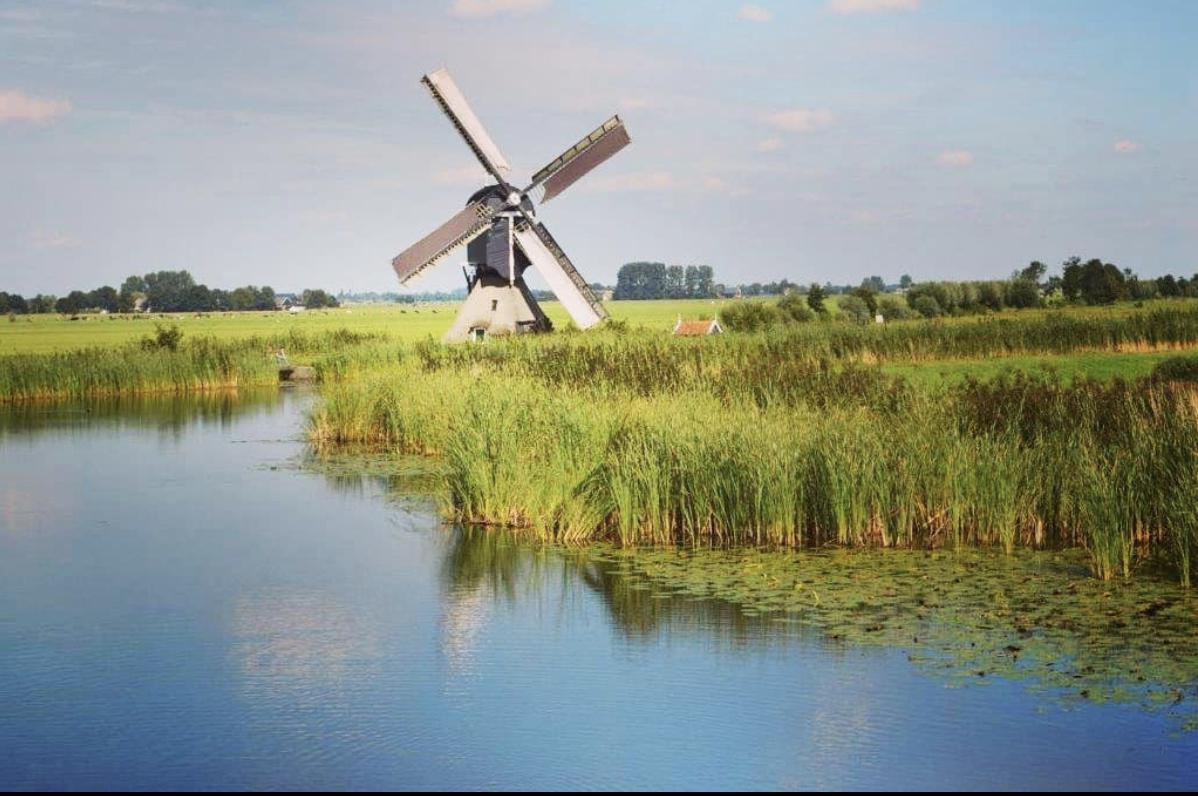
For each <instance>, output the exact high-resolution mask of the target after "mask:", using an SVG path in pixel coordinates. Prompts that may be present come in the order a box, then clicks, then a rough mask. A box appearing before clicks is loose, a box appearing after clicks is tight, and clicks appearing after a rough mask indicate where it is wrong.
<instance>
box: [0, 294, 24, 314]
mask: <svg viewBox="0 0 1198 796" xmlns="http://www.w3.org/2000/svg"><path fill="white" fill-rule="evenodd" d="M9 312H11V313H14V314H16V315H24V314H25V313H26V312H29V302H27V301H25V298H24V297H23V296H22V295H21V294H20V293H4V292H0V315H2V314H5V313H9Z"/></svg>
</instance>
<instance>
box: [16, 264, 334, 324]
mask: <svg viewBox="0 0 1198 796" xmlns="http://www.w3.org/2000/svg"><path fill="white" fill-rule="evenodd" d="M281 297H282V296H280V294H276V293H275V291H274V288H271V287H268V286H262V287H257V286H255V285H246V286H245V287H238V288H234V289H232V290H221V289H219V288H210V287H208V286H207V285H202V284H197V283H196V281H195V279H193V278H192V276H191V274H190V273H188V272H187V271H155V272H154V273H150V274H145V275H144V276H136V275H134V276H130V277H129V278H128V279H126V280H125V281H124V282H123V283H122V284H121V289H120V290H117V289H116V288H114V287H112V286H111V285H104V286H103V287H98V288H96V289H95V290H89V291H83V290H72V291H71V292H70V293H68V294H67V295H65V296H62V297H58V296H51V295H45V294H41V293H39V294H38V295H36V296H34V297H33V298H31V299H26V298H24V297H23V296H21V295H20V294H17V293H5V292H3V291H0V314H5V313H13V314H18V315H21V314H25V313H30V314H40V313H51V312H60V313H63V314H66V315H75V314H77V313H80V312H224V311H238V310H274V309H278V306H279V301H278V300H279V299H280V298H281ZM287 297H289V298H293V299H294V303H296V304H300V305H302V306H304V307H309V308H320V307H336V306H337V305H338V302H337V299H336V298H334V297H332V296H330V295H329V294H328V293H327V292H325V291H324V290H305V291H303V293H302V294H300V295H298V296H294V297H292V296H290V295H289V294H288V295H287Z"/></svg>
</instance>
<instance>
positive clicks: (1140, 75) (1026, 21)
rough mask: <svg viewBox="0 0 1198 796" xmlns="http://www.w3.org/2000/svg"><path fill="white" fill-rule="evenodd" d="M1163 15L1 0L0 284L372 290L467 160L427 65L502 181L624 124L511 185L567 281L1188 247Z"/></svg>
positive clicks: (442, 206) (1188, 79)
mask: <svg viewBox="0 0 1198 796" xmlns="http://www.w3.org/2000/svg"><path fill="white" fill-rule="evenodd" d="M1195 41H1198V3H1195V2H1190V1H1189V0H1178V1H1177V2H1130V1H1129V0H1120V1H1118V2H1114V1H1107V0H1079V1H1078V2H1063V1H1058V0H1002V1H1001V2H966V0H959V1H950V0H807V1H806V2H781V0H776V1H774V2H770V0H762V2H759V3H753V4H744V3H740V2H717V1H716V0H691V1H690V2H686V3H678V2H659V1H658V0H635V2H623V1H621V0H608V1H606V2H593V1H592V2H581V1H579V2H570V0H429V2H416V1H415V0H412V1H410V2H370V1H369V0H367V1H364V2H338V3H331V2H278V3H275V2H249V1H247V0H243V2H236V3H234V2H229V3H221V2H191V1H190V0H62V1H60V2H55V1H54V0H39V1H38V2H23V1H20V0H17V1H14V0H0V290H7V291H10V292H20V293H24V294H27V295H31V294H34V293H38V292H45V293H57V294H60V295H61V294H63V293H65V292H67V291H68V290H71V289H75V288H80V289H84V290H87V289H91V288H94V287H96V286H99V285H103V284H113V285H118V286H119V284H120V282H121V281H122V280H123V279H124V278H125V277H126V276H127V275H129V274H133V273H138V274H140V273H145V272H148V271H155V270H159V269H181V268H186V269H188V270H189V271H191V273H192V274H193V275H194V276H195V277H196V279H197V280H198V281H201V282H205V283H207V284H208V285H210V286H213V287H226V288H228V287H233V286H236V285H242V284H247V283H248V284H269V285H272V286H274V287H275V288H276V290H284V291H288V290H299V289H302V288H305V287H323V288H326V289H330V290H334V291H338V290H350V291H364V290H379V291H386V290H395V289H397V288H398V285H397V283H396V279H395V276H394V273H393V271H392V270H391V268H390V260H391V258H392V257H393V256H395V255H396V254H397V253H398V252H399V251H401V250H402V249H404V248H406V247H407V246H408V245H410V244H411V243H413V242H415V241H416V240H417V239H419V238H420V237H422V236H423V235H424V234H426V233H427V232H429V231H431V230H432V229H433V228H434V227H436V226H437V225H438V224H440V223H441V222H442V221H444V220H446V219H447V218H449V217H450V216H451V215H453V214H454V213H455V212H456V211H457V210H458V209H459V208H460V207H461V206H462V205H463V204H464V203H465V201H466V199H467V198H468V197H469V195H470V194H471V193H472V192H473V191H474V190H475V189H477V188H478V187H481V186H482V185H483V184H484V183H485V182H486V179H485V175H484V173H483V172H482V171H481V169H480V167H478V165H477V163H476V161H475V160H474V158H473V156H472V155H471V153H470V151H469V149H467V147H466V146H465V144H464V143H463V142H462V141H461V140H460V139H459V138H458V136H457V134H456V133H455V132H454V130H453V129H452V128H451V127H450V125H449V123H448V121H447V120H446V119H445V117H444V116H443V115H442V113H441V112H440V110H439V109H438V107H437V106H436V105H435V104H434V102H433V101H432V100H431V98H430V97H429V96H428V94H427V93H426V92H425V90H424V89H423V87H422V86H421V85H420V82H419V81H420V77H421V76H422V75H423V74H424V73H426V72H431V71H433V70H435V69H437V68H440V67H446V68H448V69H449V71H450V72H451V73H452V75H453V76H454V78H455V80H456V81H457V83H458V85H459V86H460V87H461V89H462V91H463V92H464V94H465V95H466V97H467V98H468V99H469V101H470V103H471V105H472V106H473V108H474V110H475V112H476V113H477V115H478V116H479V118H480V119H481V120H482V122H483V123H484V125H485V126H486V127H487V129H488V131H489V132H490V134H491V136H492V138H494V139H495V141H496V142H497V143H498V145H499V147H500V148H501V149H502V150H503V152H504V154H505V155H506V156H507V159H508V160H509V161H510V162H511V163H512V165H513V175H511V176H512V177H513V178H514V179H513V180H512V181H513V182H517V183H520V184H523V183H521V181H522V180H526V178H527V177H528V175H531V174H532V173H533V172H535V171H536V170H537V169H539V168H540V167H541V166H543V165H544V164H546V163H548V162H549V161H550V160H552V159H553V158H554V157H556V156H557V155H558V154H559V153H560V152H561V151H562V150H564V149H565V148H567V147H568V146H570V145H571V144H573V143H574V142H575V141H576V140H577V139H578V138H580V137H581V136H583V135H585V134H586V133H587V132H589V131H590V130H592V129H593V128H594V127H596V126H597V125H598V124H600V123H601V122H602V121H604V120H605V119H606V118H608V117H609V116H610V115H611V114H613V113H619V114H620V115H621V118H622V119H623V120H624V122H625V124H626V125H627V128H628V131H629V133H630V134H631V136H632V145H631V146H629V147H628V148H626V149H625V150H623V151H622V152H620V153H619V154H617V155H616V156H615V157H614V158H612V159H611V160H610V161H608V162H607V163H605V164H603V165H602V166H600V167H599V168H598V169H596V170H595V171H594V172H592V173H591V174H589V175H587V176H586V177H585V178H584V179H583V180H582V181H580V182H579V183H577V184H576V185H574V186H572V187H571V188H570V189H569V190H567V191H566V192H565V193H563V194H562V195H561V196H559V197H557V198H556V199H554V200H553V201H552V202H550V203H548V204H546V205H545V206H544V207H543V208H539V217H540V219H541V220H542V221H543V222H544V223H545V224H546V226H548V227H549V229H550V230H552V232H553V234H554V236H555V237H556V238H557V240H558V242H559V243H561V244H562V246H563V248H565V250H566V251H567V253H568V254H569V255H570V256H571V258H572V259H573V260H574V262H575V264H576V265H577V266H578V268H579V270H580V271H582V273H583V274H584V275H585V276H586V277H587V279H588V280H590V281H600V282H604V283H614V281H615V277H616V272H617V271H618V269H619V267H620V265H621V264H623V263H625V262H630V261H635V260H659V261H663V262H666V263H670V264H691V263H695V264H709V265H711V266H712V267H713V268H714V269H715V274H716V280H717V281H719V282H724V283H728V284H738V283H748V282H755V281H762V282H765V281H774V280H777V279H782V278H787V279H790V280H791V281H793V282H799V283H807V282H813V281H818V282H821V283H822V282H825V281H831V282H834V283H837V284H841V283H854V284H855V283H857V282H859V281H860V280H862V279H863V278H865V277H867V276H870V275H874V274H877V275H880V276H882V277H883V278H884V279H886V280H887V281H897V280H898V277H899V276H900V275H901V274H910V275H911V276H912V277H914V278H915V279H916V280H923V279H983V278H999V277H1004V276H1007V275H1009V274H1010V273H1011V272H1012V271H1013V270H1016V269H1018V268H1021V267H1023V266H1024V265H1026V264H1027V263H1028V262H1029V261H1031V260H1042V261H1044V262H1046V263H1049V264H1050V266H1054V267H1055V266H1058V265H1059V263H1060V262H1061V261H1062V260H1063V259H1065V258H1066V257H1069V256H1071V255H1075V254H1076V255H1078V256H1081V257H1083V258H1089V257H1101V258H1103V259H1104V260H1106V261H1109V262H1114V263H1116V264H1117V265H1119V266H1120V267H1128V268H1132V269H1134V270H1135V271H1137V272H1138V273H1140V274H1141V275H1144V276H1156V275H1160V274H1163V273H1178V274H1187V275H1188V274H1192V273H1194V272H1196V271H1198V46H1195V45H1194V42H1195ZM463 259H464V256H463V257H457V258H451V259H450V260H449V261H447V262H445V263H444V264H442V265H441V266H439V267H438V268H437V269H432V270H430V271H429V272H428V275H427V276H423V277H422V278H421V279H419V280H415V281H413V282H412V283H411V285H410V286H409V290H412V291H421V290H442V289H447V288H454V287H459V286H461V285H462V284H463V280H462V275H461V271H460V268H459V267H458V265H459V264H460V262H461V261H462V260H463Z"/></svg>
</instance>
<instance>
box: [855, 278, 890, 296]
mask: <svg viewBox="0 0 1198 796" xmlns="http://www.w3.org/2000/svg"><path fill="white" fill-rule="evenodd" d="M861 287H863V288H865V289H866V290H870V291H872V292H874V293H885V292H886V282H885V281H883V279H882V277H880V276H871V277H870V278H869V279H863V280H862V281H861Z"/></svg>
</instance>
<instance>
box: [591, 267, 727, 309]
mask: <svg viewBox="0 0 1198 796" xmlns="http://www.w3.org/2000/svg"><path fill="white" fill-rule="evenodd" d="M717 295H719V294H718V293H717V292H716V286H715V282H714V278H713V272H712V269H711V266H710V265H686V266H683V265H666V264H665V263H650V262H637V263H626V264H624V265H623V266H621V267H620V271H619V273H618V274H617V275H616V290H615V293H614V296H613V297H614V298H615V299H617V300H620V301H628V300H642V299H677V298H710V297H713V296H717Z"/></svg>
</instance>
